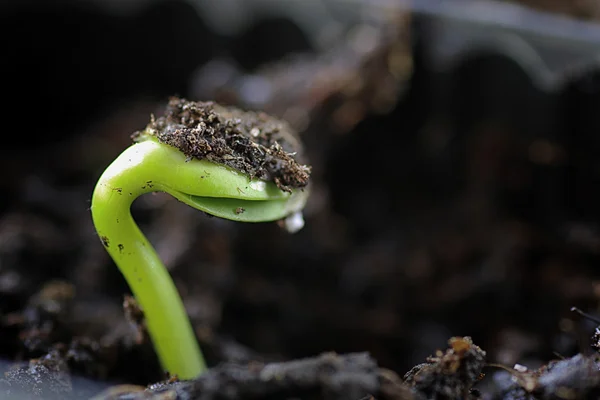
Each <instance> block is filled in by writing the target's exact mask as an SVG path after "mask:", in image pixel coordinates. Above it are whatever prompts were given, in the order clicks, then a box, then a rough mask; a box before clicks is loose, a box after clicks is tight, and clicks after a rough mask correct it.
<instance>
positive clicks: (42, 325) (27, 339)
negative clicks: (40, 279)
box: [4, 281, 75, 355]
mask: <svg viewBox="0 0 600 400" xmlns="http://www.w3.org/2000/svg"><path fill="white" fill-rule="evenodd" d="M74 297H75V288H74V286H73V285H71V284H69V283H67V282H63V281H50V282H48V283H46V284H45V285H44V286H43V287H42V288H41V290H40V291H39V292H38V293H36V294H34V295H33V296H32V297H31V298H30V299H29V302H28V304H27V306H26V307H25V309H23V311H22V312H18V313H12V314H9V315H7V316H6V317H5V320H4V323H5V324H6V325H8V326H10V325H12V326H15V327H16V328H17V329H19V339H20V342H21V344H22V345H23V347H24V349H25V350H27V351H28V352H29V353H30V354H36V355H40V354H43V353H45V352H47V351H48V350H49V349H50V348H51V346H52V344H53V343H56V342H57V341H61V340H63V341H64V340H66V339H67V337H68V336H67V334H66V328H65V326H66V325H67V324H68V323H69V321H68V319H69V315H70V313H71V307H72V304H73V300H74Z"/></svg>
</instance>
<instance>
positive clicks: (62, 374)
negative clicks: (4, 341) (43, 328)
mask: <svg viewBox="0 0 600 400" xmlns="http://www.w3.org/2000/svg"><path fill="white" fill-rule="evenodd" d="M4 375H5V379H3V380H1V381H0V387H1V388H2V392H3V393H4V394H5V395H7V396H9V397H8V398H16V399H19V398H23V399H25V398H29V399H31V398H34V399H64V398H65V397H66V396H67V395H69V394H70V393H71V391H72V386H71V378H70V376H69V368H68V366H67V363H66V361H65V360H64V358H63V357H61V355H60V354H59V352H58V350H54V351H51V352H50V353H48V354H47V355H45V356H44V357H41V358H38V359H33V360H31V361H29V365H27V366H17V367H13V368H12V369H11V370H9V371H8V372H6V373H5V374H4Z"/></svg>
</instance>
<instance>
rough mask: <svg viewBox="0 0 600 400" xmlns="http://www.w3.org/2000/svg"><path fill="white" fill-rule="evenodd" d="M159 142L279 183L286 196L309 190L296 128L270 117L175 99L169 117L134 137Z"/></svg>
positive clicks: (154, 122)
mask: <svg viewBox="0 0 600 400" xmlns="http://www.w3.org/2000/svg"><path fill="white" fill-rule="evenodd" d="M148 136H154V137H156V138H157V139H158V140H159V141H160V142H162V143H166V144H168V145H170V146H173V147H176V148H177V149H179V150H181V151H182V152H183V153H184V154H185V155H186V156H187V157H189V158H197V159H206V160H208V161H211V162H214V163H217V164H223V165H226V166H228V167H230V168H233V169H236V170H238V171H240V172H243V173H245V174H248V175H250V176H251V177H252V178H259V179H262V180H266V181H272V182H274V183H275V184H276V185H277V187H279V188H280V189H281V190H285V191H291V190H292V189H297V188H304V187H306V185H308V179H309V176H310V170H311V169H310V167H308V166H307V165H302V164H300V163H299V162H298V161H297V158H298V159H299V158H300V157H301V156H302V148H301V144H300V141H299V140H298V139H297V138H296V134H295V132H293V130H292V129H291V127H290V126H289V125H288V124H287V123H286V122H285V121H282V120H280V119H277V118H274V117H271V116H269V115H267V114H266V113H264V112H254V111H242V110H240V109H238V108H235V107H224V106H220V105H218V104H216V103H214V102H193V101H187V100H185V99H180V98H176V97H172V98H171V99H170V101H169V104H168V106H167V109H166V111H165V114H164V115H163V116H161V117H160V118H158V119H155V118H152V119H151V121H150V123H149V124H148V126H147V127H146V129H145V130H143V131H139V132H136V133H134V134H133V136H132V138H133V140H134V141H136V142H139V141H142V140H145V139H147V138H148Z"/></svg>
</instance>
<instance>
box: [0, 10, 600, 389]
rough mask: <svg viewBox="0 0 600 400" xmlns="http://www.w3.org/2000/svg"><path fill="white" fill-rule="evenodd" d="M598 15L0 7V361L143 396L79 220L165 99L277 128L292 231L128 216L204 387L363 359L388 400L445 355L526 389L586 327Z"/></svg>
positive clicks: (164, 204)
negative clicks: (407, 375)
mask: <svg viewBox="0 0 600 400" xmlns="http://www.w3.org/2000/svg"><path fill="white" fill-rule="evenodd" d="M598 4H599V3H598V2H595V1H577V2H575V1H572V2H571V1H569V2H567V1H558V0H537V1H534V0H529V1H525V0H523V1H513V2H501V1H486V0H464V1H462V0H456V1H441V0H438V1H435V0H430V1H428V0H413V1H401V0H371V1H367V0H308V1H300V0H278V1H276V0H219V1H217V0H128V1H118V0H110V1H101V0H97V1H93V0H79V1H77V0H72V1H66V0H58V1H52V2H46V1H34V0H26V1H17V0H14V1H7V0H4V1H3V2H1V3H0V49H1V60H2V61H1V62H0V65H1V70H0V72H1V74H0V80H1V82H2V83H1V87H2V94H3V98H4V104H5V105H4V106H3V107H2V113H1V117H0V118H1V119H2V127H3V136H2V143H1V144H0V166H1V167H2V171H3V173H2V179H1V180H0V194H1V195H0V317H1V324H2V325H1V329H0V356H1V357H2V358H3V359H5V360H7V361H9V362H14V361H23V360H28V359H30V358H33V357H39V356H41V355H44V354H47V353H48V352H49V351H52V350H56V349H57V348H60V349H62V350H64V349H67V350H68V351H70V352H71V353H68V354H70V356H69V357H70V358H68V362H69V366H70V371H71V372H73V373H76V374H79V375H83V376H86V377H90V378H94V379H97V380H102V381H111V382H132V383H140V384H147V383H149V382H153V381H156V380H159V379H161V377H162V374H161V371H160V368H159V367H158V365H157V363H156V361H155V359H154V355H153V353H152V348H151V346H150V344H149V343H148V341H145V342H144V341H143V340H142V341H140V340H138V339H139V337H138V336H136V335H137V333H136V330H135V326H132V321H131V320H132V318H129V319H127V318H126V313H124V311H123V308H122V303H123V296H124V295H125V294H127V293H129V289H128V287H127V285H126V283H125V281H124V280H123V278H122V277H121V275H120V273H119V271H118V270H117V268H116V267H115V266H114V265H113V263H112V261H111V260H110V259H109V257H108V255H107V254H106V253H105V251H104V249H103V247H102V246H101V244H100V241H99V240H98V238H97V237H96V234H95V231H94V228H93V225H92V223H91V218H90V213H89V205H90V198H91V193H92V190H93V187H94V184H95V182H96V180H97V179H98V177H99V176H100V174H101V173H102V171H103V170H104V168H105V167H106V166H107V165H108V164H109V163H110V162H111V161H112V160H113V159H114V158H115V157H116V156H117V155H118V154H119V153H120V152H121V151H122V150H123V149H124V148H125V147H126V146H128V145H129V144H130V143H131V139H130V134H131V133H133V132H134V131H136V130H138V129H141V128H143V127H144V126H145V125H146V123H147V122H148V121H149V116H150V114H151V113H155V114H160V112H161V110H162V108H163V107H164V106H165V104H166V101H167V99H168V97H169V96H172V95H178V96H184V97H186V98H188V99H191V100H216V101H218V102H221V103H225V104H232V105H237V106H240V107H243V108H246V109H259V110H264V111H266V112H268V113H271V114H273V115H276V116H278V117H281V118H284V119H285V120H287V121H288V122H289V123H290V124H291V125H292V126H293V127H294V128H295V129H296V130H297V131H298V132H299V133H300V135H301V137H302V139H303V141H304V143H305V146H306V152H307V154H308V157H309V160H310V162H311V164H312V165H313V192H312V197H311V199H310V202H309V204H308V206H307V209H306V212H305V218H306V226H305V228H304V229H303V230H302V231H301V232H299V233H297V234H294V235H288V234H286V233H284V232H283V231H282V230H281V229H280V228H279V227H278V226H277V224H274V223H273V224H258V225H254V224H248V225H244V224H236V223H233V222H229V221H224V220H219V219H216V218H209V217H207V216H205V215H203V214H202V213H198V212H197V211H195V210H193V209H190V208H188V207H186V206H184V205H183V204H180V203H178V202H177V201H176V200H174V199H172V198H170V197H168V196H166V195H162V194H155V195H147V196H145V197H143V198H141V199H139V200H138V201H137V203H136V204H135V205H134V210H133V211H134V216H135V217H136V220H137V221H138V223H139V224H140V226H141V228H142V230H143V231H144V232H145V233H146V234H147V235H148V237H149V239H150V240H151V242H152V243H154V244H155V245H156V248H157V250H158V252H159V253H160V255H161V257H162V258H163V260H164V261H165V263H166V265H168V266H169V268H170V271H171V273H172V275H173V277H174V279H175V281H176V284H177V286H178V288H179V290H180V292H181V293H182V296H183V298H184V301H185V304H186V307H187V309H188V312H189V314H190V316H191V318H192V321H193V324H194V327H195V328H196V332H197V334H198V337H199V340H200V341H201V343H202V345H203V348H204V349H205V351H206V353H207V358H208V361H209V364H210V365H216V364H218V363H219V362H222V361H227V360H229V361H245V360H289V359H293V358H297V357H305V356H312V355H316V354H319V353H320V352H323V351H330V350H334V351H337V352H340V353H343V352H351V351H369V352H370V353H371V354H372V355H373V357H375V359H376V360H377V361H378V363H379V365H380V366H383V367H386V368H390V369H392V370H394V371H396V372H397V373H398V374H400V375H402V374H404V372H406V371H407V370H408V369H410V368H411V367H412V366H413V365H415V364H417V363H419V362H423V360H424V359H425V357H427V356H428V355H430V354H432V353H433V352H434V351H435V350H436V349H438V348H445V347H446V342H447V339H448V338H449V337H450V336H453V335H468V336H471V337H473V340H474V342H475V343H477V344H478V345H480V346H481V347H482V348H483V349H484V350H486V351H487V354H488V361H489V362H496V363H501V364H504V365H507V366H512V365H514V364H515V363H520V364H524V365H527V366H530V367H536V366H539V365H541V364H542V363H545V362H547V361H548V360H550V359H552V358H555V357H556V354H560V355H563V356H570V355H573V354H575V353H576V352H578V351H582V350H584V349H587V348H588V345H589V343H588V342H587V341H586V340H585V338H586V337H589V334H590V333H591V332H592V330H593V328H594V325H593V323H591V322H586V321H585V320H581V319H580V318H579V317H578V316H577V315H576V314H574V313H572V312H571V311H570V308H571V307H572V306H577V307H580V308H582V309H583V310H585V311H588V312H590V313H592V314H593V313H595V312H597V311H599V309H598V306H599V303H598V298H599V296H600V281H599V280H598V278H599V276H600V274H599V273H598V262H599V261H600V260H599V258H600V257H599V256H600V231H599V229H600V226H599V222H600V208H599V207H598V204H599V202H600V189H599V186H598V184H599V183H600V157H598V154H599V152H600V135H599V134H598V133H599V129H600V118H599V117H598V115H599V114H598V112H597V111H598V109H599V106H600V63H599V62H600V60H599V59H598V56H599V55H600V24H598V23H597V20H598V19H600V6H599V5H598Z"/></svg>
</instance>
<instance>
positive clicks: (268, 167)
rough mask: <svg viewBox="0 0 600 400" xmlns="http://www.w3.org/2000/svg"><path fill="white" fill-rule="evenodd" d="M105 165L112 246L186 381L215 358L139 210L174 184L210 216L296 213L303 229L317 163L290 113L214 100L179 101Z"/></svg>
mask: <svg viewBox="0 0 600 400" xmlns="http://www.w3.org/2000/svg"><path fill="white" fill-rule="evenodd" d="M133 138H134V141H135V143H134V144H133V145H132V146H131V147H129V148H127V149H126V150H125V151H124V152H123V153H121V155H119V156H118V157H117V159H116V160H115V161H113V163H112V164H111V165H110V166H109V167H108V168H107V169H106V171H104V173H103V174H102V176H101V177H100V180H99V181H98V183H97V185H96V188H95V190H94V194H93V197H92V208H91V209H92V218H93V220H94V225H95V227H96V230H97V232H98V235H99V237H100V240H101V241H102V244H103V245H104V247H105V248H106V250H107V251H108V253H109V254H110V256H111V257H112V258H113V260H114V261H115V263H116V264H117V266H118V267H119V269H120V270H121V272H122V273H123V275H124V276H125V279H126V280H127V282H128V284H129V286H130V288H131V290H132V292H133V294H134V296H135V298H136V300H137V302H138V303H139V305H140V306H141V308H142V309H143V311H144V315H145V319H146V326H147V329H148V332H149V334H150V337H151V339H152V341H153V344H154V347H155V349H156V353H157V355H158V357H159V359H160V361H161V364H162V366H163V368H164V369H165V370H166V371H168V372H169V373H170V374H175V375H177V376H179V377H180V378H182V379H190V378H194V377H196V376H198V375H199V374H201V373H202V372H203V371H204V370H205V368H206V366H205V363H204V359H203V356H202V353H201V351H200V347H199V345H198V343H197V341H196V337H195V334H194V332H193V330H192V326H191V324H190V322H189V320H188V317H187V314H186V311H185V309H184V306H183V303H182V301H181V298H180V297H179V294H178V292H177V289H176V288H175V285H174V283H173V281H172V279H171V277H170V275H169V273H168V271H167V269H166V268H165V266H164V265H163V263H162V262H161V260H160V258H159V257H158V255H157V254H156V252H155V250H154V249H153V247H152V246H151V244H150V243H149V242H148V240H147V239H146V238H145V237H144V235H143V234H142V233H141V231H140V230H139V228H138V226H137V225H136V223H135V222H134V220H133V218H132V216H131V211H130V208H131V204H132V203H133V201H134V200H135V199H136V198H138V197H139V196H141V195H142V194H145V193H149V192H165V193H169V194H170V195H172V196H173V197H175V198H177V199H178V200H180V201H182V202H183V203H185V204H187V205H189V206H191V207H194V208H196V209H198V210H202V211H204V212H206V213H208V214H211V215H214V216H217V217H221V218H226V219H230V220H234V221H241V222H265V221H275V220H281V219H285V218H288V220H289V221H292V222H293V223H292V226H289V229H290V230H292V231H293V230H296V229H298V228H300V227H301V225H302V223H298V221H302V219H301V218H299V216H301V211H302V209H303V208H304V205H305V203H306V199H307V196H308V190H306V189H305V187H306V186H307V184H308V178H309V173H310V169H309V168H308V167H306V166H304V165H301V164H299V163H298V162H297V161H296V159H295V156H296V153H295V152H294V151H295V150H298V147H299V142H298V141H297V139H296V138H295V137H294V136H293V135H292V134H291V133H290V128H289V127H288V125H287V124H285V123H284V122H282V121H279V120H276V119H273V118H271V117H269V116H267V115H266V114H263V113H253V112H243V111H240V110H238V109H235V108H226V107H221V106H218V105H216V104H214V103H196V102H188V101H186V100H182V99H176V98H174V99H171V101H170V102H169V106H168V108H167V111H166V113H165V115H164V116H162V117H160V118H158V119H156V120H155V119H154V118H152V119H151V122H150V123H149V124H148V126H147V127H146V129H145V130H143V131H141V132H137V133H135V134H134V135H133Z"/></svg>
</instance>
